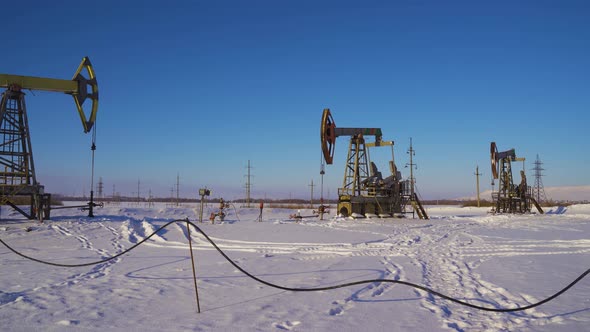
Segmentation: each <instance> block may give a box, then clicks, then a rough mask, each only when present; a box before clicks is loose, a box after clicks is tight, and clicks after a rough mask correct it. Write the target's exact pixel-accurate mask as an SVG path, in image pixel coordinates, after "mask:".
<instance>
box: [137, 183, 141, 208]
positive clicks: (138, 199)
mask: <svg viewBox="0 0 590 332" xmlns="http://www.w3.org/2000/svg"><path fill="white" fill-rule="evenodd" d="M139 183H140V182H139V179H137V205H139V201H140V198H139V197H140V194H139Z"/></svg>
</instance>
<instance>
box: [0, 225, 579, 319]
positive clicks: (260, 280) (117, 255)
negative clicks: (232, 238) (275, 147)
mask: <svg viewBox="0 0 590 332" xmlns="http://www.w3.org/2000/svg"><path fill="white" fill-rule="evenodd" d="M177 222H182V223H186V224H187V227H188V225H191V226H193V227H194V228H195V229H196V230H197V231H198V232H199V233H201V234H202V235H203V236H204V237H205V239H207V241H209V243H211V245H212V246H213V247H214V248H215V249H216V250H217V251H218V252H219V254H221V256H223V258H225V259H226V260H227V261H228V262H229V263H230V264H231V265H233V266H234V267H235V268H236V269H238V270H239V271H240V272H242V273H243V274H245V275H246V276H248V277H249V278H251V279H253V280H255V281H257V282H259V283H261V284H264V285H266V286H269V287H273V288H277V289H281V290H286V291H291V292H317V291H326V290H331V289H338V288H344V287H351V286H356V285H362V284H370V283H392V284H400V285H405V286H408V287H412V288H415V289H419V290H422V291H425V292H427V293H430V294H432V295H434V296H437V297H440V298H442V299H445V300H448V301H451V302H454V303H457V304H460V305H462V306H466V307H469V308H473V309H477V310H483V311H491V312H517V311H524V310H528V309H532V308H535V307H538V306H540V305H542V304H545V303H547V302H549V301H551V300H553V299H555V298H557V297H558V296H560V295H562V294H563V293H565V292H566V291H567V290H568V289H570V288H571V287H573V286H574V285H575V284H577V283H578V282H580V280H582V279H584V278H585V277H586V276H587V275H588V274H589V273H590V269H587V270H586V272H584V273H582V274H581V275H580V276H579V277H578V278H576V279H575V280H574V281H572V282H571V283H570V284H569V285H567V286H566V287H564V288H563V289H561V290H560V291H558V292H557V293H555V294H553V295H551V296H549V297H547V298H546V299H544V300H541V301H539V302H536V303H533V304H530V305H527V306H523V307H516V308H490V307H483V306H478V305H475V304H471V303H468V302H464V301H461V300H459V299H456V298H453V297H451V296H448V295H445V294H442V293H439V292H437V291H435V290H433V289H430V288H427V287H424V286H421V285H418V284H414V283H411V282H407V281H403V280H393V279H368V280H360V281H355V282H349V283H345V284H339V285H334V286H327V287H312V288H295V287H285V286H281V285H277V284H273V283H271V282H268V281H265V280H262V279H260V278H258V277H256V276H254V275H252V274H251V273H249V272H248V271H246V270H244V269H243V268H242V267H241V266H239V265H238V264H237V263H235V262H234V261H233V260H232V259H231V258H229V256H228V255H227V254H226V253H225V252H223V250H221V249H220V248H219V247H218V246H217V244H215V242H214V241H213V240H212V239H211V238H210V237H209V236H208V235H207V234H206V233H205V232H204V231H203V230H202V229H201V228H200V227H199V226H197V225H196V224H194V223H193V222H191V221H189V220H188V218H187V219H177V220H172V221H169V222H167V223H166V224H164V225H163V226H162V227H160V228H158V229H157V230H155V231H154V232H153V233H152V234H150V235H149V236H148V237H146V238H145V239H143V240H141V241H140V242H138V243H136V244H135V245H133V246H132V247H130V248H129V249H126V250H124V251H122V252H120V253H118V254H116V255H114V256H112V257H108V258H106V259H103V260H100V261H95V262H90V263H83V264H60V263H53V262H48V261H43V260H40V259H37V258H33V257H30V256H27V255H25V254H23V253H20V252H18V251H17V250H15V249H13V248H12V247H10V246H9V245H8V244H7V243H6V242H4V241H3V240H2V239H0V243H2V244H3V245H4V246H5V247H6V248H8V249H9V250H10V251H12V252H13V253H15V254H17V255H19V256H21V257H23V258H26V259H29V260H32V261H35V262H38V263H42V264H47V265H52V266H59V267H83V266H90V265H97V264H102V263H105V262H108V261H110V260H113V259H115V258H117V257H119V256H121V255H124V254H126V253H128V252H130V251H131V250H133V249H135V248H137V247H138V246H140V245H141V244H142V243H144V242H146V241H147V240H149V239H150V238H151V237H152V236H154V235H156V234H157V233H158V232H159V231H161V230H162V229H164V228H166V227H168V226H169V225H170V224H173V223H177Z"/></svg>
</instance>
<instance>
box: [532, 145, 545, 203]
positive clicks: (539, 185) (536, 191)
mask: <svg viewBox="0 0 590 332" xmlns="http://www.w3.org/2000/svg"><path fill="white" fill-rule="evenodd" d="M533 165H535V167H533V171H535V186H534V187H533V197H534V198H535V199H536V200H537V203H539V204H541V202H543V201H546V200H547V196H546V195H545V187H544V186H543V176H544V175H545V174H543V171H544V170H545V169H544V168H543V163H542V162H541V159H539V155H538V154H537V160H535V162H534V163H533Z"/></svg>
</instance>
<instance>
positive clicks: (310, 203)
mask: <svg viewBox="0 0 590 332" xmlns="http://www.w3.org/2000/svg"><path fill="white" fill-rule="evenodd" d="M309 187H311V199H310V200H309V208H310V209H313V187H315V185H314V184H313V179H311V184H310V185H309Z"/></svg>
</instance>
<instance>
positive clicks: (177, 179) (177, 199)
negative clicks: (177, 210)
mask: <svg viewBox="0 0 590 332" xmlns="http://www.w3.org/2000/svg"><path fill="white" fill-rule="evenodd" d="M179 200H180V174H179V173H176V206H178V204H179Z"/></svg>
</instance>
